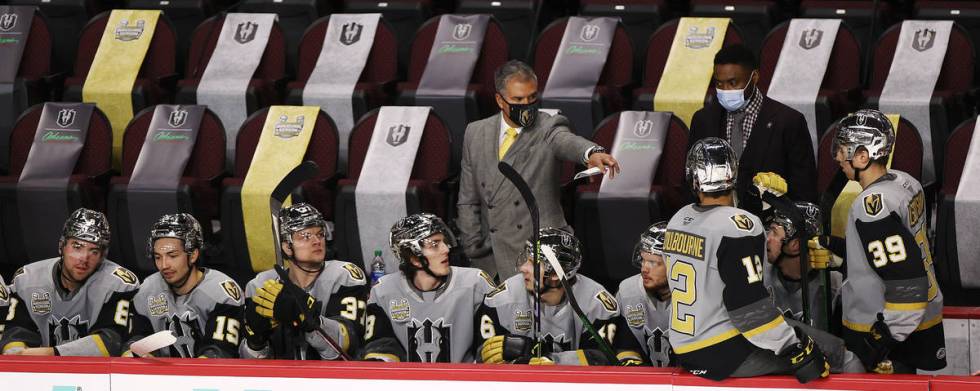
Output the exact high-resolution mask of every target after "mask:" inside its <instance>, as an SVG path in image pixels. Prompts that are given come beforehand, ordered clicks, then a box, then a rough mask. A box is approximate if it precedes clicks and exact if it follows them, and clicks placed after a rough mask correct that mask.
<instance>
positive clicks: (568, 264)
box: [518, 227, 582, 279]
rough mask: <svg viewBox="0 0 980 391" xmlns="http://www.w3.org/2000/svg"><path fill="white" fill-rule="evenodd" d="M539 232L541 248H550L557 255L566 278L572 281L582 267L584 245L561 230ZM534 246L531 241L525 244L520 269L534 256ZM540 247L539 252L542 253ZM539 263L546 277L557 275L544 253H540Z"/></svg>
mask: <svg viewBox="0 0 980 391" xmlns="http://www.w3.org/2000/svg"><path fill="white" fill-rule="evenodd" d="M538 232H539V235H538V236H539V237H538V240H539V242H538V243H539V244H540V247H545V246H547V247H549V248H551V251H553V252H554V253H555V257H556V258H558V264H560V265H561V268H562V269H563V270H564V271H565V276H566V277H568V278H569V279H571V278H572V277H575V273H576V272H578V269H579V268H580V267H582V245H581V244H580V243H579V241H578V238H576V237H575V235H572V233H571V232H568V231H565V230H563V229H560V228H552V227H548V228H541V230H540V231H538ZM534 247H535V246H534V244H533V243H531V240H528V241H525V242H524V251H523V252H522V253H521V258H520V259H519V260H518V267H519V266H520V265H521V264H524V262H527V261H529V260H530V259H531V258H532V257H533V256H534V253H533V251H534V250H535V248H534ZM540 247H539V248H538V250H539V251H540ZM538 262H541V263H542V264H544V268H543V269H542V270H543V272H544V274H545V275H551V274H554V273H555V270H554V268H552V267H551V262H548V260H547V259H546V258H545V256H544V253H543V252H539V253H538Z"/></svg>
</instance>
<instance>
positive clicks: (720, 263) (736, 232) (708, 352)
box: [664, 204, 799, 379]
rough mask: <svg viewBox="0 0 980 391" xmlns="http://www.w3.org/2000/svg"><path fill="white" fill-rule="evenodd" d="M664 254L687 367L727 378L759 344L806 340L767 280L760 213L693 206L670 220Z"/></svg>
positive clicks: (676, 334) (676, 337)
mask: <svg viewBox="0 0 980 391" xmlns="http://www.w3.org/2000/svg"><path fill="white" fill-rule="evenodd" d="M664 255H665V258H666V263H667V283H668V285H670V288H671V291H672V293H671V308H672V311H671V312H672V316H671V318H670V343H671V346H672V347H673V349H674V352H675V353H676V354H677V358H678V361H679V362H680V364H681V366H683V367H684V368H685V369H687V370H689V371H691V372H692V373H694V374H695V375H699V376H703V377H707V378H710V379H724V378H726V377H728V376H729V375H730V374H731V373H732V372H733V371H734V370H735V369H736V368H738V366H739V365H740V364H741V363H742V362H743V361H744V360H745V358H746V357H747V356H748V355H749V354H751V353H752V352H753V351H755V350H757V349H768V350H771V351H773V352H775V353H777V354H778V353H780V352H782V351H783V350H784V349H786V348H787V347H789V346H790V345H792V344H794V343H797V342H799V340H798V339H797V338H796V334H795V333H794V332H793V329H792V328H791V327H789V326H788V325H787V324H786V322H785V321H784V319H783V316H782V314H781V313H780V312H779V310H777V309H776V307H775V305H773V301H772V297H771V296H770V295H769V291H768V290H766V288H765V286H764V285H763V282H762V279H763V270H762V265H763V264H764V263H766V243H765V232H764V231H763V226H762V222H761V221H759V218H758V217H756V216H754V215H751V214H749V213H748V212H746V211H744V210H742V209H738V208H734V207H730V206H706V207H702V206H698V205H694V204H692V205H688V206H686V207H684V208H682V209H681V210H680V211H678V212H677V213H676V214H675V215H674V216H673V217H672V218H671V219H670V222H669V223H668V224H667V233H666V234H665V236H664Z"/></svg>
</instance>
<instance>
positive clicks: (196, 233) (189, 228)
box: [146, 213, 204, 258]
mask: <svg viewBox="0 0 980 391" xmlns="http://www.w3.org/2000/svg"><path fill="white" fill-rule="evenodd" d="M162 238H174V239H180V241H181V242H183V243H184V252H186V253H187V254H190V253H192V252H194V250H200V249H201V247H202V246H203V244H204V235H203V234H202V233H201V224H200V223H198V222H197V219H195V218H194V216H192V215H191V214H189V213H176V214H168V215H163V216H161V217H160V219H159V220H157V222H156V223H153V227H151V228H150V237H149V238H148V239H147V241H146V252H147V255H148V256H149V257H150V258H152V257H153V243H155V242H156V241H157V239H162Z"/></svg>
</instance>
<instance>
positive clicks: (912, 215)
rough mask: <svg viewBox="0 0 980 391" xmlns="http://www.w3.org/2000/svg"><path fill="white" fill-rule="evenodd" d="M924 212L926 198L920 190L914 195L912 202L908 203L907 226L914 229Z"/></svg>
mask: <svg viewBox="0 0 980 391" xmlns="http://www.w3.org/2000/svg"><path fill="white" fill-rule="evenodd" d="M925 211H926V198H925V196H924V195H922V190H919V192H918V193H915V196H913V197H912V200H911V201H909V226H912V227H915V226H916V225H919V219H920V218H922V215H924V214H925Z"/></svg>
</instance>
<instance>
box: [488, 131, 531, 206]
mask: <svg viewBox="0 0 980 391" xmlns="http://www.w3.org/2000/svg"><path fill="white" fill-rule="evenodd" d="M499 121H500V120H498V122H497V126H498V129H499V126H500V122H499ZM540 123H541V118H538V120H537V121H535V122H534V125H532V127H531V129H527V128H525V129H524V130H522V131H521V134H520V135H519V136H517V140H515V141H514V144H512V145H511V146H510V149H508V150H507V153H506V154H505V155H504V159H503V161H504V162H507V163H509V164H510V165H511V166H512V167H514V170H517V172H521V170H522V169H523V168H524V165H525V164H527V162H526V161H524V160H521V161H518V160H515V158H516V157H517V156H520V155H521V152H522V151H524V150H525V149H528V148H529V147H530V145H531V143H532V142H533V140H531V138H532V137H534V135H535V134H536V132H537V126H538V124H540ZM494 141H496V139H495V140H494ZM499 148H500V146H499V145H498V146H497V150H498V151H499ZM494 157H497V155H496V154H494ZM494 170H495V171H497V181H496V182H495V183H494V188H493V192H492V193H491V196H490V199H491V200H492V199H496V198H497V195H498V194H500V193H501V188H503V187H505V186H506V187H508V188H511V187H513V186H511V185H509V184H506V179H505V178H504V176H503V174H500V172H499V170H497V169H496V167H494ZM504 194H506V192H504Z"/></svg>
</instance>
